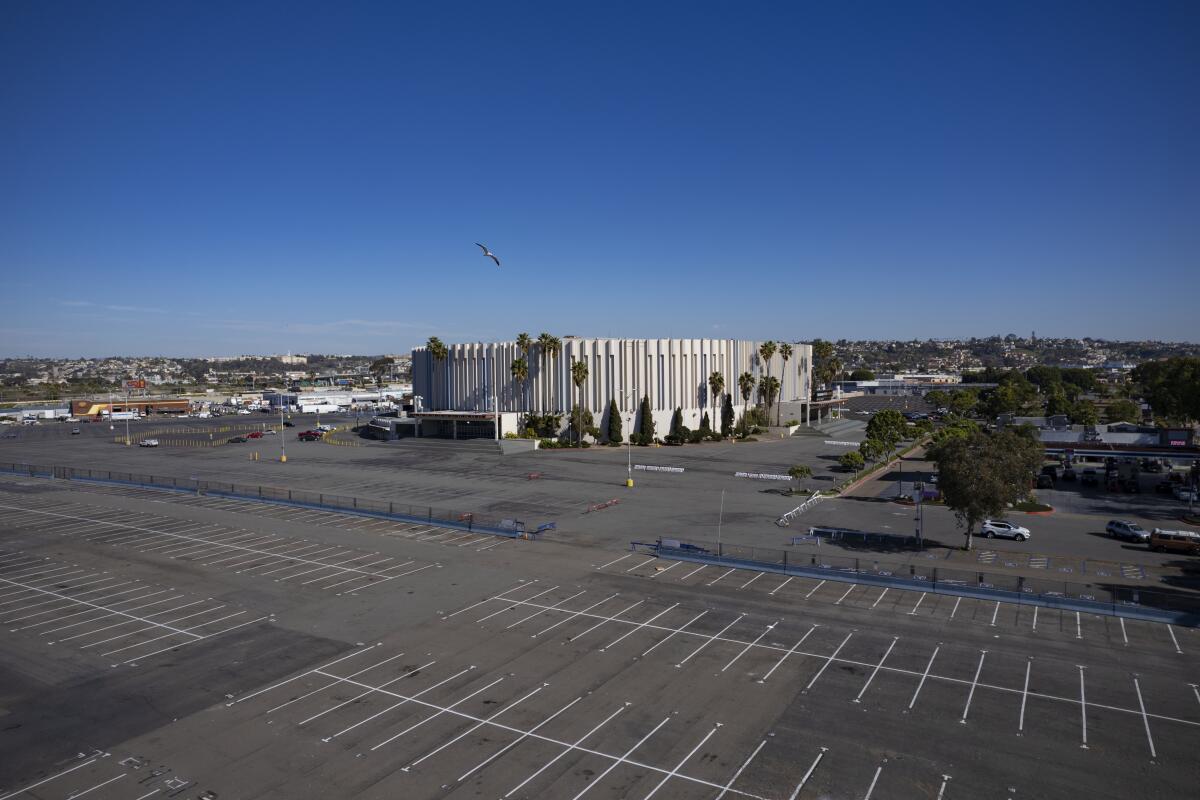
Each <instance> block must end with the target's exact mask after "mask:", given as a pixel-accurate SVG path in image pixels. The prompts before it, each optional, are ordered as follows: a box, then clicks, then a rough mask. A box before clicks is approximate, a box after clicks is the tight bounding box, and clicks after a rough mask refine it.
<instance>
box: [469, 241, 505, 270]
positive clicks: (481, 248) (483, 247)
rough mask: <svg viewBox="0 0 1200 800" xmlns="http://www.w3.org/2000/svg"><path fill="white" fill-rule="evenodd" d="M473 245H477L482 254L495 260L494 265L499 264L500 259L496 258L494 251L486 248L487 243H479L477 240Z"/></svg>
mask: <svg viewBox="0 0 1200 800" xmlns="http://www.w3.org/2000/svg"><path fill="white" fill-rule="evenodd" d="M475 246H476V247H478V248H479V249H480V250H482V251H483V254H484V255H485V256H487V257H488V258H490V259H491V260H492V261H495V262H496V266H497V267H498V266H500V259H498V258H496V254H495V253H493V252H492V251H491V250H488V249H487V245H486V244H480V243H479V242H476V243H475Z"/></svg>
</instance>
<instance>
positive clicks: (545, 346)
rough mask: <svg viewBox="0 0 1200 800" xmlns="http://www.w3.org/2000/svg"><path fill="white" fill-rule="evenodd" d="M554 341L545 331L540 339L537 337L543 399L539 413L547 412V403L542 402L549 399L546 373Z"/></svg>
mask: <svg viewBox="0 0 1200 800" xmlns="http://www.w3.org/2000/svg"><path fill="white" fill-rule="evenodd" d="M553 341H554V337H553V336H551V335H550V334H548V333H546V332H545V331H542V332H541V333H540V334H538V337H537V348H538V379H539V380H540V381H541V382H542V387H541V392H540V394H541V397H540V398H538V400H539V402H538V407H539V408H538V410H539V411H545V405H546V403H545V402H542V401H545V400H546V399H547V397H546V389H547V383H548V382H547V381H546V378H545V373H546V353H547V352H548V351H549V349H550V345H551V343H552V342H553Z"/></svg>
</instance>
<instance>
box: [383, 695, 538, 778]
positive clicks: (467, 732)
mask: <svg viewBox="0 0 1200 800" xmlns="http://www.w3.org/2000/svg"><path fill="white" fill-rule="evenodd" d="M549 685H550V684H548V683H543V684H541V685H540V686H536V687H534V689H533V691H531V692H528V693H527V694H526V695H525V696H524V697H521V698H520V699H519V700H514V701H513V702H511V703H509V704H508V705H506V706H505V707H504V708H502V709H500V710H499V711H497V712H496V713H495V714H492V715H491V716H490V717H488V718H487V719H485V720H480V721H479V722H476V723H475V724H474V725H472V726H471V727H469V728H467V729H466V730H465V731H463V732H462V733H460V734H459V735H458V736H455V737H454V738H453V739H450V740H449V741H447V742H443V743H442V744H440V745H438V746H437V747H435V748H434V749H433V750H430V751H429V752H427V753H425V755H423V756H421V757H420V758H417V759H415V760H413V761H412V763H410V764H409V765H408V766H405V767H401V768H400V770H401V771H402V772H408V771H409V770H410V769H412V768H413V767H415V766H417V765H418V764H420V763H421V762H422V761H425V760H426V759H429V758H432V757H433V756H435V755H437V754H438V753H440V752H442V751H443V750H445V749H446V748H447V747H450V746H451V745H453V744H454V743H456V742H458V741H461V740H462V739H464V738H466V737H467V736H470V735H471V734H472V733H474V732H475V731H477V730H479V729H480V728H482V727H483V726H484V725H486V724H488V723H489V722H491V721H492V720H494V719H496V717H498V716H500V715H501V714H504V713H505V712H507V711H511V710H512V709H514V708H516V707H517V706H519V705H520V704H521V703H524V702H525V701H526V700H528V699H529V698H531V697H533V696H534V695H535V694H537V693H538V692H540V691H542V690H543V689H545V688H546V687H547V686H549Z"/></svg>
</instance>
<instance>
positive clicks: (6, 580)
mask: <svg viewBox="0 0 1200 800" xmlns="http://www.w3.org/2000/svg"><path fill="white" fill-rule="evenodd" d="M0 582H3V583H11V584H13V585H14V586H20V585H21V584H19V583H17V582H16V581H10V580H9V579H8V578H3V577H0ZM37 591H39V592H44V593H45V594H49V595H54V596H55V597H61V598H63V599H65V600H71V598H70V597H69V596H67V595H63V594H60V593H59V592H52V591H50V590H49V589H38V590H37ZM72 602H74V603H79V604H80V605H85V606H91V607H92V608H96V609H99V610H101V611H111V612H113V613H114V614H119V615H121V616H124V617H128V618H129V619H131V620H136V621H137V622H149V623H150V624H151V625H159V624H158V623H155V622H152V621H151V620H148V619H144V618H142V617H136V616H134V615H132V614H126V613H125V612H123V611H118V610H116V609H112V608H107V607H105V606H101V605H98V604H96V603H92V602H89V601H87V600H72ZM159 627H162V628H167V629H169V630H172V631H173V632H175V633H183V631H182V630H179V629H174V628H171V627H170V626H169V625H159ZM188 635H189V636H194V635H195V634H188Z"/></svg>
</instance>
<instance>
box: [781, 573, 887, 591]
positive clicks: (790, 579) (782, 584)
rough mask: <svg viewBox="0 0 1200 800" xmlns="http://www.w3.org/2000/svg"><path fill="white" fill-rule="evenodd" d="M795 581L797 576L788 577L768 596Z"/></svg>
mask: <svg viewBox="0 0 1200 800" xmlns="http://www.w3.org/2000/svg"><path fill="white" fill-rule="evenodd" d="M795 579H796V576H795V575H792V576H790V577H788V579H787V580H785V581H784V582H783V583H781V584H779V585H778V586H776V587H775V588H774V589H772V590H771V591H769V592H767V594H769V595H773V594H775V593H776V592H778V591H779V590H780V589H782V588H783V587H785V586H787V585H788V584H789V583H791V582H792V581H794V580H795ZM884 591H885V592H886V591H887V590H886V589H885V590H884Z"/></svg>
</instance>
